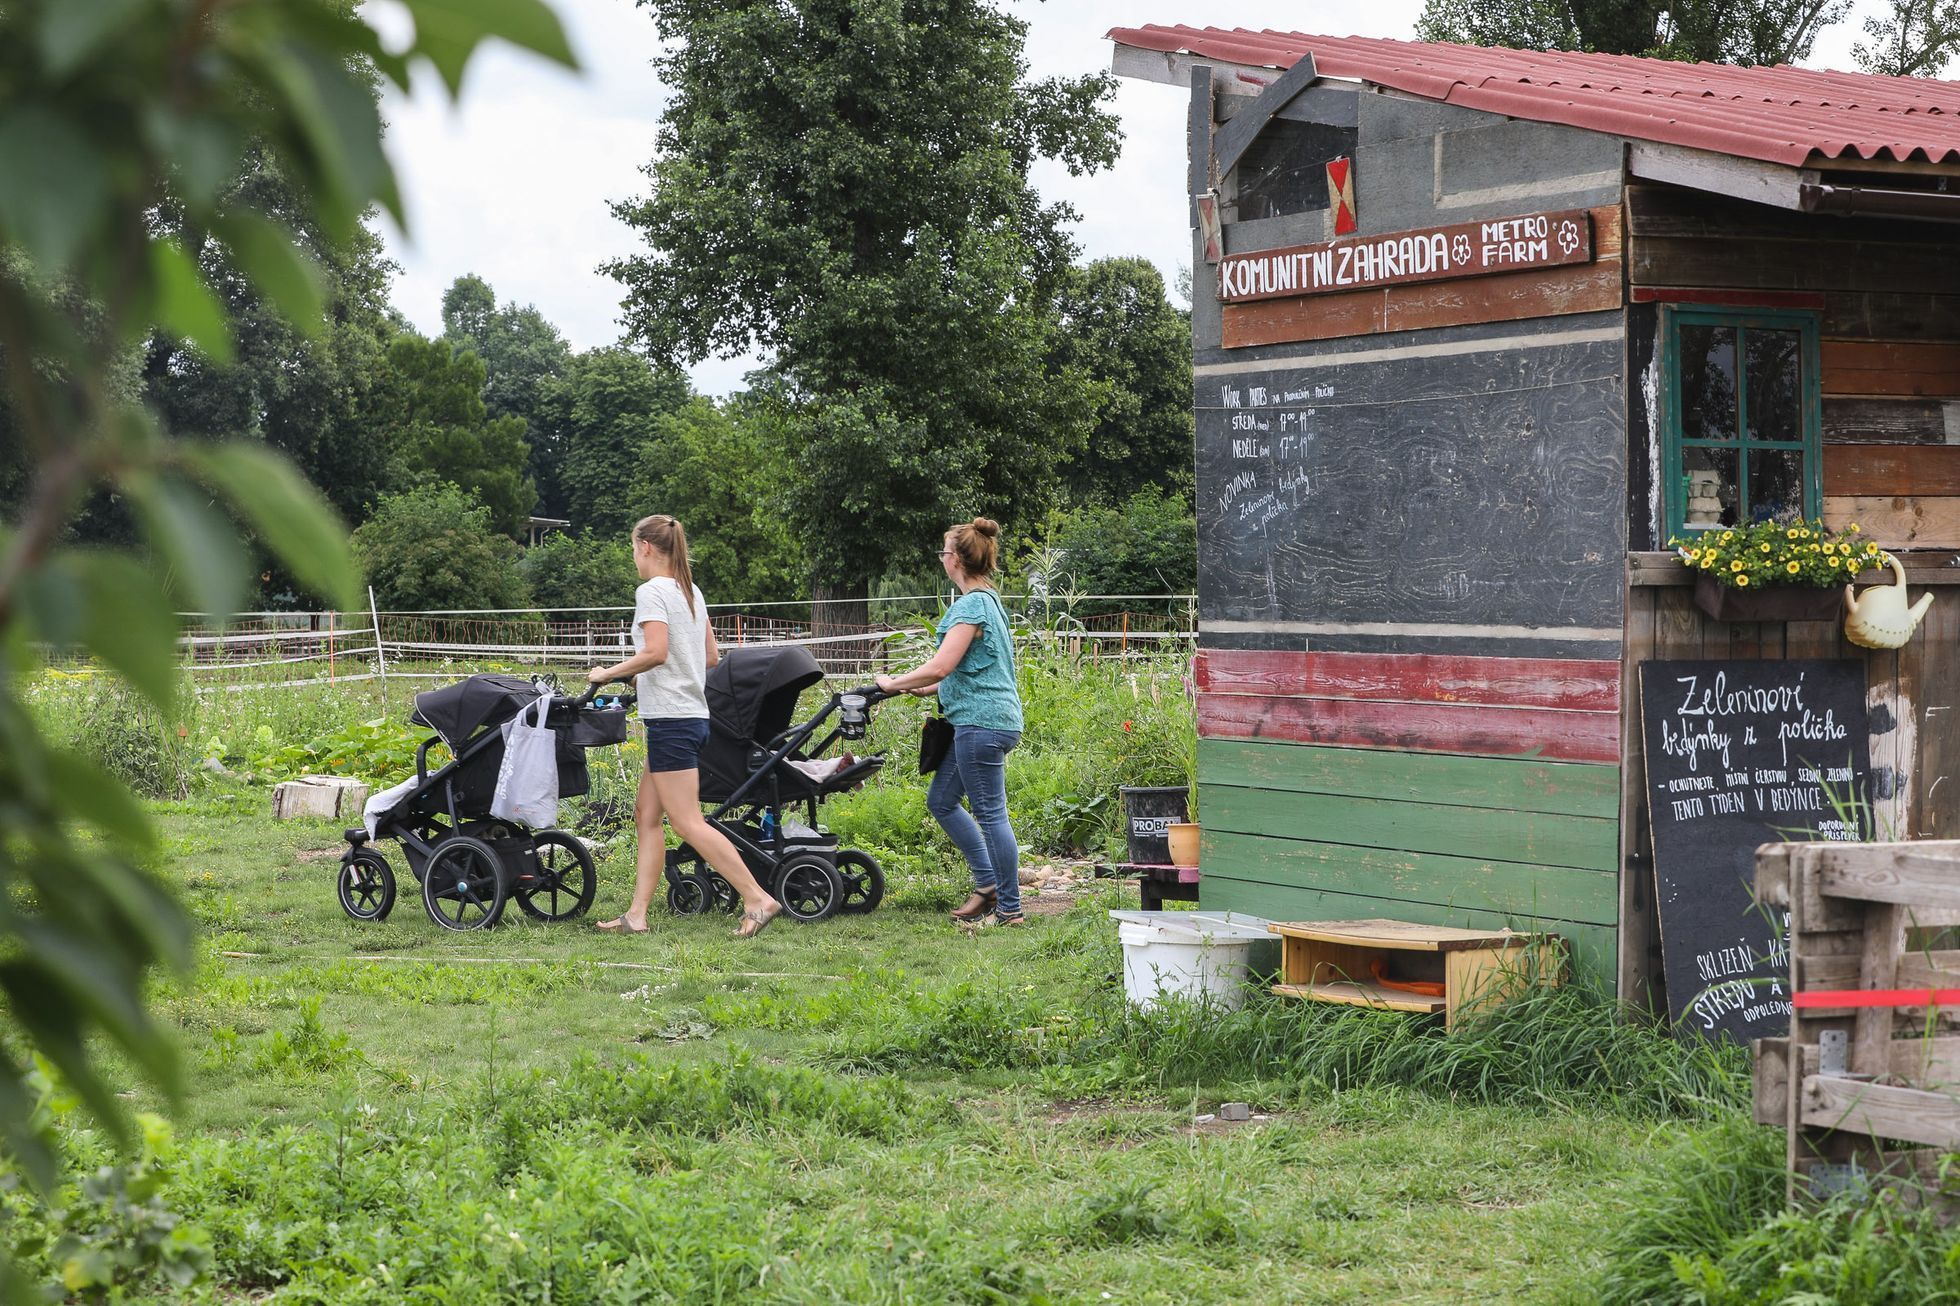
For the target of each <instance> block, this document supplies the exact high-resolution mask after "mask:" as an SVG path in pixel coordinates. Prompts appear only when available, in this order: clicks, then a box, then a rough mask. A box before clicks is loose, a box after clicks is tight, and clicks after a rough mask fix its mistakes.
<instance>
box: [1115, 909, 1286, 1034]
mask: <svg viewBox="0 0 1960 1306" xmlns="http://www.w3.org/2000/svg"><path fill="white" fill-rule="evenodd" d="M1110 916H1111V918H1112V919H1114V920H1116V921H1118V922H1120V924H1119V926H1118V929H1117V937H1118V938H1120V939H1121V940H1122V941H1123V992H1124V994H1125V995H1126V996H1127V997H1128V998H1129V999H1130V1001H1131V1002H1132V1003H1134V1004H1136V1005H1137V1006H1139V1007H1145V1008H1148V1007H1151V1006H1154V1005H1155V1004H1156V1003H1157V1002H1158V1000H1159V999H1161V998H1163V997H1166V996H1169V995H1176V996H1178V997H1182V998H1186V999H1189V1000H1191V1001H1193V1002H1210V1003H1213V1004H1215V1005H1216V1006H1218V1007H1219V1008H1220V1009H1221V1010H1225V1011H1233V1010H1236V1009H1237V1008H1238V1006H1239V1005H1240V1003H1242V1002H1243V1001H1244V1000H1245V978H1246V971H1247V967H1248V964H1249V963H1250V962H1251V959H1252V947H1253V945H1254V944H1255V943H1259V942H1261V941H1264V940H1270V939H1271V938H1272V935H1271V933H1270V932H1269V931H1268V930H1267V929H1266V922H1265V921H1263V920H1260V919H1258V918H1257V917H1252V916H1238V915H1234V914H1233V913H1231V912H1196V911H1113V912H1111V913H1110Z"/></svg>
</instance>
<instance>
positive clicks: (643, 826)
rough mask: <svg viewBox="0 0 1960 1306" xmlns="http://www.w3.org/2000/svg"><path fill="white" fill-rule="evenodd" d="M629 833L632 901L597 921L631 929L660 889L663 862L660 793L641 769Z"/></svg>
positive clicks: (639, 925) (641, 925) (642, 922)
mask: <svg viewBox="0 0 1960 1306" xmlns="http://www.w3.org/2000/svg"><path fill="white" fill-rule="evenodd" d="M633 834H634V839H635V843H634V848H633V901H632V904H631V905H630V906H628V907H627V908H626V910H625V911H624V912H622V913H621V914H620V915H619V916H617V917H615V918H614V919H612V920H610V921H603V922H601V924H602V925H604V926H605V928H607V929H617V928H618V927H619V926H620V925H621V924H624V925H625V926H627V927H628V928H630V929H634V930H643V929H645V928H646V924H647V908H649V907H651V906H652V905H653V895H654V894H655V893H656V892H658V891H659V889H660V872H661V871H662V869H664V868H665V867H666V865H667V837H666V832H665V831H664V830H662V829H661V828H660V795H659V793H658V792H657V791H655V789H654V787H653V777H652V776H650V775H648V774H647V773H646V772H645V771H642V772H640V789H639V792H638V793H637V794H635V795H634V796H633Z"/></svg>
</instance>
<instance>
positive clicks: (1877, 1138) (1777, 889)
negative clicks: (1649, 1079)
mask: <svg viewBox="0 0 1960 1306" xmlns="http://www.w3.org/2000/svg"><path fill="white" fill-rule="evenodd" d="M1756 896H1757V898H1758V899H1759V900H1760V901H1762V902H1763V903H1764V904H1765V905H1766V906H1769V907H1772V908H1781V909H1783V910H1786V911H1788V912H1789V914H1790V991H1791V993H1792V994H1803V993H1815V992H1820V991H1825V992H1842V991H1866V992H1869V991H1872V990H1924V991H1926V992H1927V996H1928V998H1931V997H1932V996H1933V995H1932V992H1931V991H1932V990H1936V989H1960V951H1956V950H1953V949H1951V948H1946V947H1942V946H1940V945H1941V944H1942V943H1943V942H1944V937H1943V934H1942V932H1943V931H1945V930H1947V929H1949V928H1950V927H1952V926H1955V925H1960V840H1940V841H1924V842H1917V843H1886V844H1846V843H1803V844H1769V845H1765V846H1764V847H1763V848H1761V849H1759V850H1758V851H1757V853H1756ZM1755 1053H1756V1073H1755V1085H1754V1088H1755V1093H1754V1098H1755V1117H1756V1120H1757V1121H1758V1123H1761V1124H1766V1125H1776V1126H1779V1127H1781V1128H1783V1129H1784V1131H1785V1133H1786V1135H1787V1143H1786V1159H1787V1161H1788V1165H1789V1171H1790V1186H1789V1196H1790V1200H1791V1201H1793V1202H1795V1201H1798V1200H1801V1199H1805V1198H1811V1197H1824V1196H1828V1195H1829V1194H1831V1193H1833V1192H1836V1191H1838V1190H1839V1189H1841V1188H1844V1187H1846V1186H1854V1185H1869V1184H1872V1183H1875V1182H1887V1183H1890V1182H1894V1181H1897V1180H1900V1179H1905V1180H1923V1179H1924V1178H1926V1176H1927V1175H1928V1172H1929V1170H1930V1168H1931V1167H1933V1166H1935V1165H1936V1164H1937V1162H1938V1158H1939V1157H1940V1155H1941V1154H1942V1153H1943V1152H1950V1151H1954V1150H1956V1149H1960V1102H1956V1089H1960V1007H1955V1006H1946V1005H1939V1004H1936V1003H1933V1002H1922V1003H1919V1004H1917V1005H1913V1006H1858V1007H1852V1006H1845V1007H1822V1006H1814V1007H1811V1006H1806V1007H1795V1008H1793V1010H1792V1012H1791V1016H1790V1036H1789V1037H1788V1038H1775V1039H1757V1040H1756V1042H1755ZM1888 1142H1895V1143H1906V1144H1916V1145H1918V1146H1917V1147H1911V1148H1905V1149H1896V1148H1894V1147H1892V1146H1888ZM1909 1186H1910V1187H1911V1188H1912V1189H1913V1190H1914V1191H1923V1190H1924V1188H1925V1185H1923V1184H1912V1185H1909Z"/></svg>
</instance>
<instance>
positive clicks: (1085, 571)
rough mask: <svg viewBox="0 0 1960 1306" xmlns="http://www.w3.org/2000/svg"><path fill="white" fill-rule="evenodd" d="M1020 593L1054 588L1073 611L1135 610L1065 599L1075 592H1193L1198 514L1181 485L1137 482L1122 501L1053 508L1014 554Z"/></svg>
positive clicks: (1011, 578)
mask: <svg viewBox="0 0 1960 1306" xmlns="http://www.w3.org/2000/svg"><path fill="white" fill-rule="evenodd" d="M1005 579H1006V582H1007V584H1008V585H1009V587H1010V588H1011V589H1012V590H1014V591H1015V592H1016V593H1027V594H1038V595H1049V596H1053V597H1054V602H1055V603H1056V604H1059V605H1061V606H1065V607H1066V609H1067V610H1068V611H1069V612H1070V613H1072V614H1073V615H1075V616H1078V617H1086V616H1093V615H1097V614H1100V613H1108V612H1121V611H1123V610H1125V609H1129V610H1131V611H1135V610H1137V608H1138V606H1139V605H1138V604H1137V603H1135V602H1134V601H1130V602H1102V603H1096V602H1089V603H1084V602H1066V603H1064V602H1063V596H1065V595H1067V594H1069V593H1071V592H1072V593H1074V594H1085V595H1095V594H1191V593H1194V592H1195V591H1196V590H1197V587H1198V518H1197V515H1196V514H1195V513H1194V512H1192V510H1191V503H1190V501H1189V500H1188V499H1186V498H1185V497H1184V495H1182V494H1179V493H1170V494H1166V493H1165V492H1164V491H1163V490H1161V489H1158V488H1155V487H1153V488H1150V489H1144V490H1139V491H1137V492H1136V493H1135V494H1133V495H1131V496H1130V498H1129V500H1128V501H1127V502H1125V503H1124V504H1122V506H1120V507H1111V506H1108V505H1105V504H1099V503H1090V504H1083V505H1080V506H1077V507H1073V508H1067V509H1060V510H1057V511H1055V512H1053V513H1051V514H1049V516H1048V518H1047V520H1046V521H1044V522H1043V523H1042V524H1041V526H1040V528H1039V529H1038V530H1036V531H1035V532H1034V533H1032V534H1031V535H1030V536H1029V538H1028V542H1027V544H1026V545H1025V546H1024V547H1023V548H1022V549H1021V550H1020V551H1019V552H1017V553H1016V555H1015V556H1014V557H1013V558H1012V559H1011V560H1010V562H1009V565H1008V568H1007V571H1006V576H1005Z"/></svg>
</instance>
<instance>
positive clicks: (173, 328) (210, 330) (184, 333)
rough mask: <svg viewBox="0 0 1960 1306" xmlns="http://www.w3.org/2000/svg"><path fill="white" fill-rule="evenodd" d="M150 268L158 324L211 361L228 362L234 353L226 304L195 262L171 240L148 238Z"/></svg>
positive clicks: (181, 247)
mask: <svg viewBox="0 0 1960 1306" xmlns="http://www.w3.org/2000/svg"><path fill="white" fill-rule="evenodd" d="M150 271H151V273H152V275H154V276H155V278H156V288H157V303H156V319H157V325H158V326H160V327H162V328H163V329H164V330H165V331H166V332H168V333H169V334H171V335H173V336H176V337H178V338H179V339H182V340H188V341H189V342H190V343H192V344H194V345H196V346H197V347H198V348H199V349H201V350H203V351H204V352H205V353H206V354H207V355H209V356H210V357H211V358H212V359H213V360H214V361H216V362H220V363H229V362H231V360H232V357H233V353H232V347H231V329H230V327H229V326H227V325H226V322H225V306H224V305H223V304H221V303H219V302H218V297H217V296H216V295H214V294H212V293H211V288H210V287H209V286H207V285H205V284H204V276H203V274H202V273H201V272H199V271H198V268H197V264H196V263H193V262H192V261H191V256H190V255H188V254H186V253H185V252H184V249H183V246H181V245H179V244H178V243H177V242H176V241H174V240H153V241H151V242H150Z"/></svg>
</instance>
